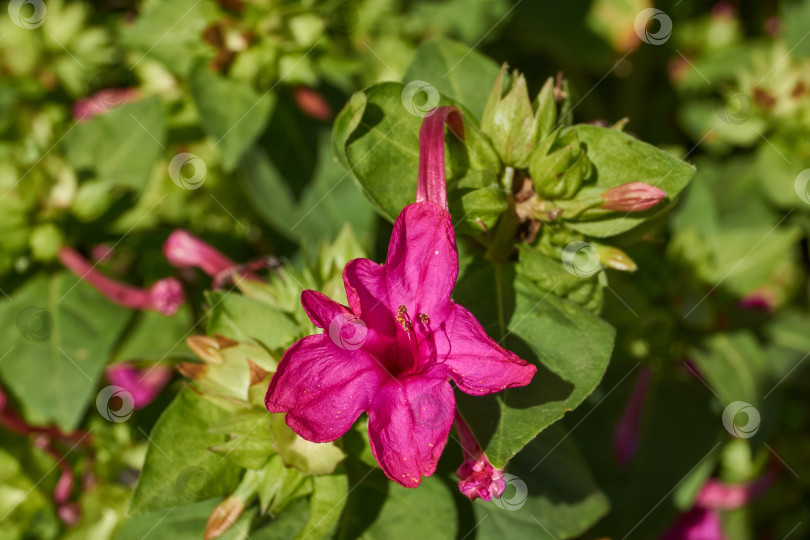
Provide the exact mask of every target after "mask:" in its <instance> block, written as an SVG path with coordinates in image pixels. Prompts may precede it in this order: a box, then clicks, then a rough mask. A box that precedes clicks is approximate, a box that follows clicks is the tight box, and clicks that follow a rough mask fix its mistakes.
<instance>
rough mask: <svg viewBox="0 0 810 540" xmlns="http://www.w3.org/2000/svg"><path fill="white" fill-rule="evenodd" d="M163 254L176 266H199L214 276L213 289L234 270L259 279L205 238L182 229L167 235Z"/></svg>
mask: <svg viewBox="0 0 810 540" xmlns="http://www.w3.org/2000/svg"><path fill="white" fill-rule="evenodd" d="M163 255H164V256H165V257H166V259H167V260H168V261H169V263H170V264H171V265H172V266H174V267H176V268H199V269H200V270H202V271H203V272H205V273H206V274H208V275H209V276H211V277H212V278H214V288H215V289H217V288H219V285H221V284H222V282H224V281H225V280H226V279H227V278H228V277H230V275H231V274H232V273H235V272H239V273H240V274H241V275H243V276H244V277H246V278H247V279H251V280H254V281H258V280H260V278H259V277H258V276H257V275H256V274H254V273H252V272H249V271H247V270H243V269H242V268H240V266H239V265H237V264H236V263H235V262H233V261H232V260H231V259H230V258H228V257H227V256H225V255H223V254H222V253H220V252H219V250H217V249H216V248H215V247H213V246H211V245H210V244H208V243H206V242H205V240H203V239H202V238H200V237H198V236H195V235H193V234H191V233H190V232H188V231H186V230H184V229H175V230H174V231H173V232H172V233H171V234H170V235H169V237H168V238H167V239H166V242H164V244H163Z"/></svg>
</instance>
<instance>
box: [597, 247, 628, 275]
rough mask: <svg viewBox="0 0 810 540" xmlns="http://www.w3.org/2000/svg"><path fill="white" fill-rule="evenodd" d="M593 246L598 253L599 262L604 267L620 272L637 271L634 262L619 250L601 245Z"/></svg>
mask: <svg viewBox="0 0 810 540" xmlns="http://www.w3.org/2000/svg"><path fill="white" fill-rule="evenodd" d="M594 246H595V247H596V251H597V253H599V260H600V262H601V263H602V264H603V265H604V266H606V267H608V268H613V269H614V270H621V271H622V272H635V271H636V270H637V269H638V266H637V265H636V261H634V260H633V259H631V258H630V255H628V254H627V253H625V252H624V251H622V250H620V249H619V248H617V247H613V246H604V245H601V244H600V245H597V244H594Z"/></svg>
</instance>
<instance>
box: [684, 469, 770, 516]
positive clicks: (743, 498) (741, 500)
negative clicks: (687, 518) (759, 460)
mask: <svg viewBox="0 0 810 540" xmlns="http://www.w3.org/2000/svg"><path fill="white" fill-rule="evenodd" d="M775 479H776V471H775V470H770V471H768V472H767V473H765V474H763V475H762V476H760V477H759V478H757V479H756V480H754V481H751V482H741V483H738V484H727V483H725V482H721V481H720V480H718V479H716V478H709V479H708V480H707V481H706V483H705V484H703V487H702V488H700V492H698V495H697V498H696V499H695V504H697V505H698V506H702V507H704V508H711V509H714V510H735V509H737V508H740V507H741V506H745V505H746V504H748V503H749V502H751V501H753V500H754V499H756V498H757V497H759V496H760V495H762V494H763V493H765V491H767V490H768V488H769V487H771V484H773V481H774V480H775Z"/></svg>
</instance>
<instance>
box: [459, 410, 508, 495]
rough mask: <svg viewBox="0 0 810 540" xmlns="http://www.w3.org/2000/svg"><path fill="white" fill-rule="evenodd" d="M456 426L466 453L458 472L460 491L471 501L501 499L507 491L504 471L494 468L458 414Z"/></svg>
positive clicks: (463, 450)
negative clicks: (504, 491)
mask: <svg viewBox="0 0 810 540" xmlns="http://www.w3.org/2000/svg"><path fill="white" fill-rule="evenodd" d="M455 426H456V433H458V438H459V442H460V443H461V450H462V452H463V453H464V462H463V463H462V464H461V466H460V467H459V468H458V469H457V470H456V477H457V478H458V490H459V491H460V492H461V493H462V494H463V495H464V496H465V497H467V498H468V499H470V500H471V501H474V500H475V499H478V498H480V499H483V500H485V501H490V500H492V499H493V498H495V499H499V498H500V497H501V495H502V494H503V490H504V489H506V482H505V481H504V478H503V477H504V471H503V469H496V468H495V467H493V466H492V464H491V463H490V462H489V460H488V459H487V457H486V456H485V455H484V452H483V450H482V449H481V447H480V446H479V445H478V441H476V440H475V437H474V436H473V434H472V432H471V431H470V427H469V426H468V425H467V423H466V422H465V421H464V419H463V418H461V415H459V414H458V412H456V421H455Z"/></svg>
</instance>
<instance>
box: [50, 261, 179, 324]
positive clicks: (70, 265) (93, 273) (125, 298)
mask: <svg viewBox="0 0 810 540" xmlns="http://www.w3.org/2000/svg"><path fill="white" fill-rule="evenodd" d="M59 261H60V262H61V263H62V264H63V265H64V266H65V268H67V269H68V270H70V271H71V272H73V273H74V274H75V275H76V276H77V277H78V278H79V279H81V280H82V281H85V282H87V283H89V284H90V285H92V286H93V287H94V288H95V289H96V290H97V291H98V292H100V293H101V294H103V295H104V296H106V297H107V298H108V299H110V300H112V301H113V302H115V303H116V304H119V305H122V306H125V307H128V308H131V309H139V310H153V311H157V312H160V313H162V314H164V315H174V314H175V313H176V312H177V310H178V309H179V308H180V306H181V305H182V304H183V302H185V301H186V298H185V295H184V294H183V286H182V285H181V284H180V282H179V281H178V280H177V279H175V278H165V279H161V280H158V281H156V282H155V283H153V284H152V286H151V287H149V288H148V289H141V288H138V287H134V286H132V285H127V284H125V283H120V282H118V281H115V280H114V279H111V278H108V277H107V276H105V275H104V274H102V273H101V272H99V271H98V270H96V269H95V266H94V265H91V264H90V262H89V261H88V260H87V259H85V258H84V257H83V256H82V255H81V254H80V253H79V252H78V251H76V250H75V249H73V248H70V247H68V246H62V248H61V249H60V250H59Z"/></svg>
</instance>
